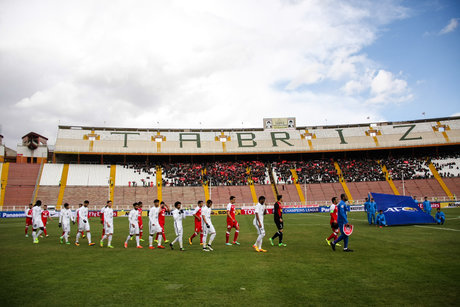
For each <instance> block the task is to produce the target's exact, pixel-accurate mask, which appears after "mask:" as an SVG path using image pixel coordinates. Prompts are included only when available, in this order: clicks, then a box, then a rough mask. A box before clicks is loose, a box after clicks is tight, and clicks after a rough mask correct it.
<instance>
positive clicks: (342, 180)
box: [334, 162, 353, 201]
mask: <svg viewBox="0 0 460 307" xmlns="http://www.w3.org/2000/svg"><path fill="white" fill-rule="evenodd" d="M334 166H335V169H336V170H337V175H339V181H340V184H341V185H342V188H343V191H344V192H345V194H347V197H348V200H349V201H353V197H351V193H350V190H349V189H348V186H347V183H346V182H345V178H344V177H343V174H342V170H341V169H340V166H339V163H337V162H334Z"/></svg>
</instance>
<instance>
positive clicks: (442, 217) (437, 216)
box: [434, 208, 446, 225]
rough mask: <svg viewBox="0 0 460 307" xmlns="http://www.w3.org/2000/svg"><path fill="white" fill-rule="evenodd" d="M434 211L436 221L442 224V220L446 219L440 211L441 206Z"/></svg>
mask: <svg viewBox="0 0 460 307" xmlns="http://www.w3.org/2000/svg"><path fill="white" fill-rule="evenodd" d="M436 211H437V212H436V216H435V218H434V219H435V220H436V223H438V224H441V225H444V222H445V221H446V215H445V214H444V212H442V211H441V208H438V209H436Z"/></svg>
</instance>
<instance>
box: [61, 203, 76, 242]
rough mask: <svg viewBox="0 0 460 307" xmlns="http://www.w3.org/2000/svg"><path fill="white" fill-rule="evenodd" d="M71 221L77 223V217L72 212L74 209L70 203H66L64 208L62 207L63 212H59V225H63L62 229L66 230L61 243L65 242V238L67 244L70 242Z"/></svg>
mask: <svg viewBox="0 0 460 307" xmlns="http://www.w3.org/2000/svg"><path fill="white" fill-rule="evenodd" d="M70 221H72V222H73V223H74V224H75V217H74V215H73V214H72V211H70V209H69V204H68V203H65V204H64V209H62V210H61V213H60V214H59V227H62V231H63V232H64V234H63V235H62V236H61V237H60V238H59V239H60V240H61V244H62V243H64V239H65V244H70V242H69V234H70Z"/></svg>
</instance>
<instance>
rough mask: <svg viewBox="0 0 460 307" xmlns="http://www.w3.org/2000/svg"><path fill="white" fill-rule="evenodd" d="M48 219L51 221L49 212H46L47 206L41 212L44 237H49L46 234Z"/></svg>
mask: <svg viewBox="0 0 460 307" xmlns="http://www.w3.org/2000/svg"><path fill="white" fill-rule="evenodd" d="M48 218H49V219H50V220H53V219H52V218H51V216H50V212H49V211H48V206H47V205H45V206H44V207H43V211H42V222H43V228H44V229H43V232H44V233H45V237H49V236H48V233H47V232H46V223H47V222H48Z"/></svg>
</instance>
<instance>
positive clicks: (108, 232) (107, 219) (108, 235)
mask: <svg viewBox="0 0 460 307" xmlns="http://www.w3.org/2000/svg"><path fill="white" fill-rule="evenodd" d="M103 227H104V235H103V236H102V239H101V242H100V245H101V247H103V246H104V240H105V239H108V241H107V247H108V248H113V246H112V236H113V209H112V202H111V201H110V200H109V201H107V206H105V208H104V224H103Z"/></svg>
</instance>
